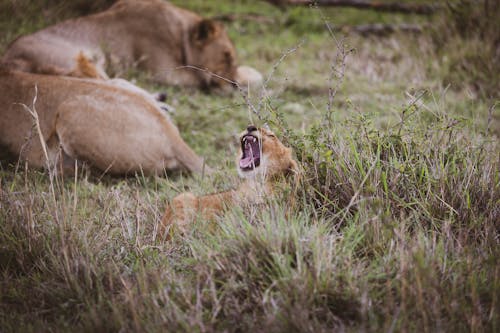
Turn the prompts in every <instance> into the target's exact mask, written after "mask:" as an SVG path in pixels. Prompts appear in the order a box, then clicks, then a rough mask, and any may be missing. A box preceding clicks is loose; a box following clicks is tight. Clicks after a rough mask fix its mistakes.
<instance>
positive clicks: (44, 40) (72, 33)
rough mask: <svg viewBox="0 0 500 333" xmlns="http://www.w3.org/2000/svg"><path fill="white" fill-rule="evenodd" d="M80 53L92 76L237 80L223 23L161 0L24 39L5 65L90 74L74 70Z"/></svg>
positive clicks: (191, 82)
mask: <svg viewBox="0 0 500 333" xmlns="http://www.w3.org/2000/svg"><path fill="white" fill-rule="evenodd" d="M80 54H83V55H84V57H85V58H87V59H91V60H92V63H93V64H94V65H95V67H96V69H97V71H98V72H97V73H91V75H90V76H91V77H95V74H97V76H98V77H101V78H103V77H107V74H106V71H105V69H106V68H114V69H115V71H120V70H124V69H125V68H128V67H131V66H137V67H138V68H140V69H143V70H146V71H149V72H151V73H152V74H153V75H154V78H155V79H156V80H157V81H158V82H161V83H167V84H173V85H184V86H197V87H209V86H221V87H225V88H227V87H230V86H231V85H230V83H228V82H226V81H224V80H222V79H220V78H218V77H217V76H221V77H224V78H227V79H229V80H233V81H234V80H235V79H236V76H237V66H236V51H235V49H234V46H233V44H232V42H231V40H230V39H229V37H228V35H227V33H226V31H225V30H224V27H223V25H222V24H221V23H219V22H215V21H212V20H208V19H203V18H202V17H200V16H198V15H197V14H195V13H193V12H190V11H187V10H184V9H181V8H179V7H176V6H174V5H172V4H170V3H168V2H165V1H161V0H120V1H118V2H117V3H115V4H114V5H113V6H112V7H111V8H110V9H108V10H106V11H104V12H101V13H97V14H94V15H90V16H85V17H81V18H77V19H71V20H67V21H64V22H61V23H58V24H56V25H53V26H49V27H47V28H45V29H43V30H40V31H38V32H35V33H33V34H31V35H26V36H22V37H20V38H18V39H17V40H15V41H14V42H13V43H12V44H11V45H10V46H9V47H8V49H7V51H6V52H5V55H4V56H3V61H4V62H5V63H7V64H8V66H9V67H10V68H12V69H16V70H21V71H27V72H33V73H42V74H58V75H77V76H82V74H89V73H74V72H72V69H73V68H74V67H75V61H76V59H79V60H81V59H80V58H79V55H80ZM183 66H192V67H198V68H200V69H202V70H196V69H194V68H186V67H183ZM180 67H183V68H180ZM208 72H212V73H215V74H216V75H215V76H213V75H211V74H209V73H208ZM238 78H240V79H241V80H244V82H245V83H246V82H247V81H249V79H248V78H245V77H241V75H238Z"/></svg>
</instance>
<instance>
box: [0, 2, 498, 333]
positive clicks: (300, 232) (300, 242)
mask: <svg viewBox="0 0 500 333" xmlns="http://www.w3.org/2000/svg"><path fill="white" fill-rule="evenodd" d="M174 2H176V3H179V4H180V3H181V2H180V1H179V2H177V1H174ZM103 3H104V2H103ZM17 4H18V5H19V6H21V7H20V8H22V10H21V11H20V12H21V13H23V15H22V20H21V19H19V17H20V16H16V15H20V14H16V13H18V12H14V13H13V15H12V16H10V17H9V16H3V17H2V19H1V20H0V21H1V22H0V24H1V27H2V31H6V34H5V35H4V36H5V37H2V39H1V41H0V49H2V48H5V46H6V44H7V42H8V40H9V39H12V38H14V37H15V36H17V35H18V34H19V33H26V32H29V31H33V30H36V29H38V28H40V27H42V26H45V25H47V24H50V23H53V22H54V21H56V20H60V19H63V18H65V17H68V16H71V15H73V13H74V12H73V11H72V10H71V8H72V7H65V6H67V3H66V5H64V3H63V4H62V5H57V6H55V3H54V2H51V1H46V2H37V4H30V3H29V2H26V3H24V2H18V3H17ZM23 4H24V5H23ZM182 4H183V6H185V7H187V8H190V9H192V10H195V11H198V12H202V13H205V15H208V16H212V15H217V14H221V13H256V14H258V15H262V16H265V17H266V18H269V19H271V20H272V22H275V23H267V24H266V23H258V22H254V21H251V20H243V19H242V20H240V21H235V22H232V23H228V25H227V26H228V31H229V33H230V35H231V37H232V38H233V40H234V42H235V45H236V48H237V50H238V54H239V58H240V62H241V63H245V64H249V65H252V66H254V67H256V68H258V69H259V70H260V71H262V72H263V73H270V72H271V71H272V68H273V66H274V65H275V64H276V62H277V61H278V59H279V58H280V57H281V55H282V54H284V53H285V52H286V50H288V49H290V48H294V47H297V46H298V45H299V47H298V49H297V50H296V51H295V52H292V53H290V54H289V55H288V56H287V57H286V59H285V60H284V61H283V62H281V63H280V64H279V66H278V67H277V69H276V71H275V72H274V74H273V75H272V78H271V80H270V82H269V86H268V91H267V94H266V95H265V98H264V101H263V103H262V104H261V106H262V109H261V116H262V117H263V118H264V119H265V120H266V121H267V122H268V123H269V124H270V125H271V127H272V128H273V129H274V130H275V131H276V132H277V133H278V134H279V135H280V137H281V138H283V140H284V141H285V142H287V143H288V144H289V145H291V146H292V147H293V148H294V150H295V152H296V156H297V159H298V160H299V161H300V162H301V164H302V166H303V168H304V169H305V175H304V180H305V181H304V184H303V186H302V193H300V196H299V199H300V200H299V202H300V204H299V205H298V206H299V207H297V209H295V210H294V211H291V212H290V211H287V210H286V208H285V207H284V206H283V204H282V203H281V200H280V198H279V197H278V198H276V199H275V200H270V201H269V202H268V203H266V204H264V205H263V206H260V207H255V208H254V209H250V210H248V211H242V210H241V209H238V208H235V209H233V210H231V211H230V212H228V213H227V214H226V215H225V216H224V217H223V218H221V219H220V220H219V221H218V222H217V223H216V224H213V225H210V224H206V223H204V222H203V221H198V222H197V223H195V225H194V227H193V230H192V232H190V233H189V234H187V235H175V236H174V238H173V239H172V240H171V241H170V242H168V243H163V242H161V241H160V240H158V239H157V237H156V232H157V227H158V223H159V220H160V219H161V215H162V213H163V210H164V208H165V205H166V203H167V202H168V200H170V199H171V198H173V197H174V196H175V195H176V194H177V193H179V192H182V191H184V190H185V189H190V190H191V191H193V192H195V193H200V194H201V193H208V192H212V191H216V190H223V189H226V188H229V187H231V186H233V185H234V184H236V182H237V176H236V172H235V170H234V166H233V164H234V162H233V160H234V155H235V151H236V143H235V142H236V140H235V139H236V135H237V133H239V132H240V131H241V129H242V128H244V126H246V125H247V124H248V123H249V122H257V123H258V124H260V123H261V122H260V121H258V119H256V117H255V116H254V115H253V114H252V113H251V112H250V111H249V110H248V108H247V106H246V104H245V103H244V100H243V99H242V97H241V96H240V95H239V94H234V95H230V96H214V95H207V94H204V93H201V92H196V91H189V90H187V91H186V90H183V89H179V88H169V87H161V86H154V85H151V84H150V83H148V81H147V77H145V76H144V75H142V74H139V75H134V76H133V77H131V78H133V79H136V80H137V82H138V83H139V84H140V85H142V86H144V87H146V88H148V89H150V90H160V89H161V90H166V91H167V93H168V95H169V100H168V101H169V103H170V104H172V105H174V106H175V107H176V113H175V114H174V115H173V119H174V121H175V122H176V124H177V125H178V126H179V129H180V131H181V133H182V135H183V137H184V138H185V140H186V141H187V142H188V143H189V144H190V145H191V146H192V147H193V148H194V149H195V150H196V151H197V152H198V153H199V154H201V155H204V156H206V157H207V159H208V162H209V164H210V165H211V166H213V167H214V168H215V169H216V172H215V174H214V175H211V176H210V177H206V178H204V179H201V178H200V177H184V176H183V175H176V176H174V177H169V178H144V177H142V176H140V175H138V176H136V177H128V178H125V179H117V178H110V177H107V176H105V177H103V178H97V177H95V176H93V175H88V174H87V173H86V172H85V171H83V172H79V173H78V175H77V176H76V177H75V178H66V179H61V178H60V177H56V178H54V179H52V180H51V179H50V177H49V175H48V174H47V172H46V171H38V170H29V169H25V168H24V167H23V166H22V165H21V166H20V167H19V169H17V171H16V169H15V167H14V166H12V165H9V164H8V163H4V162H2V164H1V169H0V327H2V331H5V332H13V331H16V332H19V331H22V332H31V331H33V332H38V331H70V330H71V331H91V330H94V331H186V332H192V331H200V332H205V331H217V332H218V331H231V332H232V331H267V332H284V331H286V332H288V331H300V332H323V331H325V332H326V331H332V330H346V331H374V332H379V331H417V330H418V331H474V332H483V331H489V332H495V331H498V330H499V326H500V319H499V313H500V305H499V304H500V303H499V301H500V298H499V296H500V265H499V262H498V258H499V257H500V250H499V249H500V246H499V238H498V221H499V220H500V209H499V207H500V188H499V187H500V179H499V177H500V175H499V170H500V166H499V162H500V161H499V158H498V156H499V155H500V154H499V152H500V149H499V146H498V134H499V133H500V132H499V123H498V110H497V109H495V108H494V107H492V105H494V103H495V102H496V103H498V102H497V101H496V100H495V99H494V98H493V99H492V98H491V97H485V96H483V95H481V94H480V93H478V92H477V91H476V90H475V89H474V87H473V86H470V85H463V84H461V83H462V81H460V80H459V81H458V82H457V81H453V76H452V77H450V76H449V75H447V73H448V72H447V67H446V64H443V62H442V61H441V58H440V57H443V56H444V55H446V54H443V52H445V51H443V50H442V49H440V50H439V51H438V52H435V51H434V48H433V44H432V43H433V41H432V38H434V37H432V38H431V36H428V35H427V34H424V35H422V36H407V35H394V36H390V37H385V38H375V37H369V38H362V37H360V36H356V35H349V36H348V38H347V39H346V44H347V47H348V49H354V51H353V52H352V53H350V54H349V56H348V57H347V62H346V72H345V75H344V79H343V81H342V83H341V85H340V90H339V92H338V93H337V95H336V96H335V99H334V102H333V104H332V105H331V107H328V87H329V85H328V80H329V75H330V74H329V71H330V70H329V68H330V64H331V62H332V60H333V59H334V56H335V52H336V47H335V46H336V45H335V43H334V42H332V39H331V37H330V36H329V35H328V33H327V32H326V31H325V29H324V27H323V23H322V20H321V16H320V13H318V11H317V10H315V9H308V8H296V9H289V10H285V11H281V10H280V9H277V8H275V7H272V6H270V5H268V4H267V3H264V2H254V1H243V0H241V1H238V2H237V4H235V3H233V2H231V4H229V3H228V2H225V1H210V2H207V1H200V0H192V1H183V2H182ZM23 6H24V7H23ZM44 6H45V7H44ZM54 6H55V7H54ZM60 8H63V9H60ZM0 12H2V11H1V10H0ZM40 12H42V13H43V15H39V13H40ZM324 13H325V14H324V15H325V16H327V17H328V19H329V20H330V21H331V22H333V23H334V24H336V25H337V24H338V25H341V24H360V23H365V22H403V21H412V22H422V21H426V20H429V22H428V24H431V25H434V24H438V23H439V20H440V19H441V17H439V16H438V17H434V18H432V19H426V18H419V17H414V16H401V15H391V14H379V13H374V12H364V11H355V10H344V9H334V10H326V11H325V12H324ZM337 37H338V38H340V34H339V35H337ZM459 42H460V39H455V38H453V43H459ZM466 42H467V41H464V43H466ZM449 52H451V50H450V51H449ZM438 55H439V57H438ZM449 56H452V55H451V54H449ZM453 56H456V55H455V54H453ZM457 74H460V73H457ZM462 75H463V73H462ZM458 77H460V76H458ZM450 80H451V81H450ZM448 83H449V84H450V85H449V86H448ZM250 100H251V101H252V102H253V103H255V105H258V103H259V92H258V91H251V92H250ZM328 117H329V118H331V119H332V120H333V122H332V123H331V125H327V122H325V119H327V118H328ZM51 193H55V197H54V196H53V195H52V194H51ZM283 195H286V194H283Z"/></svg>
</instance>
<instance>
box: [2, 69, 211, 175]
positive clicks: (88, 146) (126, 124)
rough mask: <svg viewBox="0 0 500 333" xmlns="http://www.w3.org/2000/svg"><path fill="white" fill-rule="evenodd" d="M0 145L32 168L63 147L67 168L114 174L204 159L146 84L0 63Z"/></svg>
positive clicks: (198, 167) (190, 167)
mask: <svg viewBox="0 0 500 333" xmlns="http://www.w3.org/2000/svg"><path fill="white" fill-rule="evenodd" d="M35 97H36V103H34V98H35ZM21 103H22V104H24V105H25V106H27V107H28V108H30V109H31V110H32V111H36V113H37V114H36V115H35V114H30V112H29V111H30V110H28V109H26V107H25V106H23V105H22V104H21ZM33 104H34V105H33ZM36 116H37V117H38V123H39V128H38V126H36V123H35V121H34V120H35V119H34V118H35V117H36ZM38 129H39V130H40V133H38ZM40 134H41V135H40ZM40 136H41V138H40ZM41 140H43V142H44V143H45V145H46V147H47V149H46V151H44V147H43V145H42V144H41V142H42V141H41ZM0 150H7V151H8V152H10V154H12V155H14V156H15V157H19V158H20V159H21V160H25V161H27V162H28V164H29V165H32V166H34V167H44V166H46V163H47V158H48V160H49V164H53V163H55V161H56V160H57V158H58V156H60V155H59V152H61V155H62V160H59V162H61V164H64V165H63V166H64V167H69V168H72V167H74V162H75V160H79V161H86V162H88V163H89V164H90V165H91V166H92V167H94V168H97V169H99V170H101V171H105V172H108V173H110V174H115V175H122V174H127V173H133V172H144V173H146V174H162V173H163V172H164V171H165V170H176V169H179V170H187V171H192V172H201V171H202V169H203V160H202V159H201V158H200V157H198V156H197V155H196V154H195V153H194V152H193V151H192V150H191V148H189V146H188V145H187V144H186V143H185V142H184V141H183V140H182V138H181V137H180V135H179V132H178V130H177V128H176V127H175V126H174V125H173V124H172V122H171V121H170V120H169V119H168V117H167V116H166V115H165V113H164V112H163V111H162V110H161V109H160V107H159V106H158V104H157V103H156V101H155V100H154V99H153V98H152V97H151V96H150V95H149V94H148V93H147V92H145V91H143V90H142V89H140V88H138V87H136V86H134V85H132V84H130V83H127V82H126V81H124V80H119V81H116V82H115V81H98V80H89V79H78V78H71V77H61V76H52V75H37V74H31V73H24V72H19V71H11V70H7V69H5V68H3V69H2V67H1V66H0ZM58 165H60V164H58Z"/></svg>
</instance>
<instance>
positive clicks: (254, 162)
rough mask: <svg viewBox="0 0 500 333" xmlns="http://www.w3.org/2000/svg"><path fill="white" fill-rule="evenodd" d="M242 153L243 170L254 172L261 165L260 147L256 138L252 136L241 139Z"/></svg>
mask: <svg viewBox="0 0 500 333" xmlns="http://www.w3.org/2000/svg"><path fill="white" fill-rule="evenodd" d="M241 151H242V153H243V156H241V159H240V169H241V170H243V171H249V170H253V169H254V168H256V167H258V166H259V165H260V145H259V139H258V138H257V137H256V136H254V135H252V134H246V135H245V136H243V137H242V138H241Z"/></svg>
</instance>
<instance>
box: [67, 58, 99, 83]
mask: <svg viewBox="0 0 500 333" xmlns="http://www.w3.org/2000/svg"><path fill="white" fill-rule="evenodd" d="M69 76H74V77H81V78H90V79H107V77H104V76H103V75H102V74H101V73H99V70H98V69H97V67H96V65H95V64H94V63H93V62H91V61H90V60H89V59H88V58H87V57H86V56H85V55H84V54H83V52H80V53H78V56H77V57H76V69H75V70H73V71H71V72H70V73H69Z"/></svg>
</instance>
